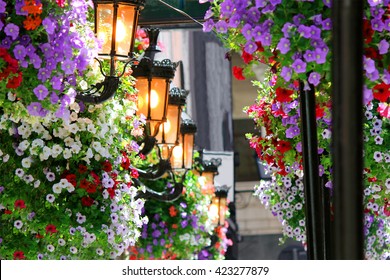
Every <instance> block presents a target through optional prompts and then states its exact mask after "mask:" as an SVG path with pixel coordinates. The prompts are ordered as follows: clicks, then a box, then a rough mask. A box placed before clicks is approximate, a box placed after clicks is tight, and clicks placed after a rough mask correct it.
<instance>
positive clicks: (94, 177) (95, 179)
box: [90, 171, 100, 185]
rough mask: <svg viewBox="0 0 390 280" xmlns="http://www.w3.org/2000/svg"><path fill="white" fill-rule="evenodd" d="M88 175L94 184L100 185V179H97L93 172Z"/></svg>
mask: <svg viewBox="0 0 390 280" xmlns="http://www.w3.org/2000/svg"><path fill="white" fill-rule="evenodd" d="M90 174H91V176H92V177H93V180H94V182H95V184H97V185H100V178H99V176H98V175H97V174H96V173H95V172H93V171H91V173H90Z"/></svg>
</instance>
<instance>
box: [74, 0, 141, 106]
mask: <svg viewBox="0 0 390 280" xmlns="http://www.w3.org/2000/svg"><path fill="white" fill-rule="evenodd" d="M93 4H94V15H95V34H96V36H97V38H98V39H100V41H101V42H102V48H101V50H100V52H99V53H98V57H99V58H100V59H109V73H105V72H104V71H103V63H102V61H101V60H100V59H99V58H96V60H97V61H98V62H99V66H100V71H101V73H102V75H103V76H104V80H103V81H102V82H99V83H97V84H96V85H93V86H91V88H90V89H88V90H86V91H83V92H79V93H78V94H77V96H76V98H77V99H78V100H80V101H83V102H86V103H94V104H98V103H102V102H104V101H106V100H108V99H110V98H111V97H112V96H113V95H114V94H115V92H116V91H117V89H118V87H119V79H120V78H121V77H122V76H123V74H124V73H125V70H126V67H127V65H128V64H129V63H131V62H133V61H134V60H133V59H132V50H133V46H134V40H135V32H136V29H137V25H138V17H139V13H140V10H142V9H143V7H144V4H145V0H121V1H120V0H111V1H107V0H94V1H93ZM117 61H123V62H124V65H123V69H122V73H120V74H117V72H118V69H116V64H117V63H116V62H117Z"/></svg>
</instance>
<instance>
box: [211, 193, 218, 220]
mask: <svg viewBox="0 0 390 280" xmlns="http://www.w3.org/2000/svg"><path fill="white" fill-rule="evenodd" d="M218 215H219V198H218V197H216V196H214V197H213V199H212V201H211V204H210V206H209V217H210V218H211V223H212V224H213V225H217V224H218V222H219V216H218Z"/></svg>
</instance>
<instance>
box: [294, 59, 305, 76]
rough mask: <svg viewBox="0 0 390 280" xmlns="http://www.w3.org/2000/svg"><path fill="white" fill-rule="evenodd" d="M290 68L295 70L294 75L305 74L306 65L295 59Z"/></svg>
mask: <svg viewBox="0 0 390 280" xmlns="http://www.w3.org/2000/svg"><path fill="white" fill-rule="evenodd" d="M291 67H292V68H293V69H294V70H295V72H296V73H305V72H306V63H305V62H304V61H303V60H302V59H300V58H298V59H296V60H295V61H294V62H293V64H292V65H291Z"/></svg>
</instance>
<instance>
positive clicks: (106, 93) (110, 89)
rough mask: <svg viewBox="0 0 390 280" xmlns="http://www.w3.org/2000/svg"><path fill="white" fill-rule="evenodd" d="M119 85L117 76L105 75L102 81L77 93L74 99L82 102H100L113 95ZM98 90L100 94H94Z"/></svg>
mask: <svg viewBox="0 0 390 280" xmlns="http://www.w3.org/2000/svg"><path fill="white" fill-rule="evenodd" d="M118 87H119V77H112V76H106V77H105V78H104V81H103V82H100V83H97V84H96V85H93V86H91V88H90V89H88V90H86V91H83V92H81V93H78V94H77V95H76V99H77V100H79V101H83V102H84V103H93V104H100V103H103V102H105V101H107V100H108V99H110V98H111V97H113V96H114V94H115V92H116V91H117V90H118ZM99 92H100V95H96V94H97V93H99Z"/></svg>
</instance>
